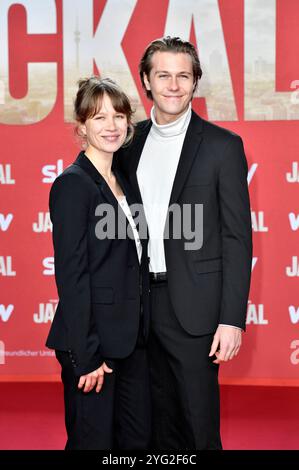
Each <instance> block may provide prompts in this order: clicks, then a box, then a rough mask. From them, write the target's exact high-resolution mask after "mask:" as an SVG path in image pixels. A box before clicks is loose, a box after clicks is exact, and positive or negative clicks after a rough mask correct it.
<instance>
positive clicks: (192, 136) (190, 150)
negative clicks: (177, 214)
mask: <svg viewBox="0 0 299 470" xmlns="http://www.w3.org/2000/svg"><path fill="white" fill-rule="evenodd" d="M201 141H202V119H201V118H200V117H199V116H198V115H197V114H195V112H194V111H192V116H191V120H190V124H189V126H188V129H187V132H186V136H185V140H184V143H183V148H182V152H181V155H180V159H179V164H178V168H177V171H176V174H175V178H174V182H173V186H172V191H171V195H170V201H169V205H171V204H174V203H175V202H176V201H177V200H178V198H179V195H180V193H181V191H182V189H183V186H184V183H185V181H186V179H187V176H188V174H189V172H190V169H191V166H192V163H193V160H194V158H195V155H196V153H197V151H198V148H199V145H200V143H201Z"/></svg>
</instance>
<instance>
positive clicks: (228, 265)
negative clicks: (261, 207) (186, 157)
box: [218, 136, 252, 330]
mask: <svg viewBox="0 0 299 470" xmlns="http://www.w3.org/2000/svg"><path fill="white" fill-rule="evenodd" d="M247 172H248V166H247V161H246V157H245V153H244V148H243V142H242V139H241V138H240V137H238V136H232V139H231V140H230V142H229V144H228V145H227V147H226V150H225V152H224V154H223V157H222V162H221V167H220V171H219V185H218V191H219V200H220V216H221V237H222V253H223V255H222V256H223V285H222V301H221V312H220V320H219V323H220V324H227V325H233V326H237V327H240V328H243V329H244V330H245V324H246V313H247V301H248V295H249V288H250V277H251V261H252V230H251V213H250V201H249V193H248V185H247Z"/></svg>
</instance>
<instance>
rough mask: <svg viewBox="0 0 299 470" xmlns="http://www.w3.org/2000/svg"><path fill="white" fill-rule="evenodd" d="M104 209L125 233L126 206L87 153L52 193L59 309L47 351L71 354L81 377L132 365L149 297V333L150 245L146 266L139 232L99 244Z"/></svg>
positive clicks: (121, 180)
mask: <svg viewBox="0 0 299 470" xmlns="http://www.w3.org/2000/svg"><path fill="white" fill-rule="evenodd" d="M114 170H115V173H116V177H117V180H118V182H119V184H120V185H121V186H122V189H123V191H124V194H125V195H126V197H127V201H128V203H129V204H133V203H134V202H135V200H134V198H132V194H131V193H130V188H129V187H128V184H127V183H126V181H125V179H124V177H123V175H121V174H120V172H118V171H117V169H114ZM99 204H110V207H113V209H114V211H115V214H116V220H115V224H116V226H117V217H118V211H121V209H120V206H119V205H118V203H117V200H116V198H115V197H114V195H113V193H112V192H111V190H110V188H109V186H108V185H107V183H106V181H105V179H104V178H103V177H102V176H101V175H100V173H99V172H98V171H97V170H96V168H95V167H94V166H93V164H92V163H91V162H90V160H89V159H88V158H87V157H86V155H85V154H84V152H81V153H80V154H79V156H78V158H77V160H76V161H75V162H74V164H72V165H71V166H69V167H68V168H67V169H66V170H65V171H64V172H63V173H62V174H61V175H60V176H59V177H58V178H57V179H56V180H55V182H54V184H53V186H52V188H51V192H50V215H51V220H52V222H53V243H54V255H55V278H56V284H57V289H58V295H59V304H58V307H57V311H56V313H55V316H54V320H53V324H52V327H51V330H50V333H49V336H48V339H47V343H46V344H47V346H48V347H49V348H53V349H57V350H62V351H68V352H69V354H70V357H71V358H72V362H73V365H74V372H75V374H76V375H78V376H80V375H82V374H85V373H88V372H91V371H93V370H95V369H97V368H98V367H99V366H100V365H101V363H102V362H103V360H105V358H124V357H127V356H128V355H129V354H130V353H131V352H132V351H133V349H134V346H135V344H136V339H137V335H138V329H139V320H140V308H141V305H140V303H141V302H140V290H141V289H142V294H143V302H142V303H143V316H144V326H145V329H146V330H147V325H148V259H147V255H146V251H147V250H146V240H144V241H143V243H144V246H143V255H142V262H141V265H140V264H139V261H138V256H137V251H136V246H135V241H134V238H133V237H132V232H131V235H130V236H131V237H132V238H128V237H127V238H124V239H121V237H118V235H116V238H115V239H103V240H99V239H98V238H97V237H96V234H95V227H96V224H97V223H98V222H99V220H100V218H99V217H97V216H96V215H95V210H96V207H97V206H99ZM103 215H106V214H103ZM123 216H124V214H123ZM124 219H125V223H126V229H127V230H128V232H130V229H131V227H130V226H129V224H128V222H127V220H126V218H124ZM145 333H146V334H147V331H145Z"/></svg>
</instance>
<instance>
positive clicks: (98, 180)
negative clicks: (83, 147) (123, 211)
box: [74, 152, 118, 208]
mask: <svg viewBox="0 0 299 470" xmlns="http://www.w3.org/2000/svg"><path fill="white" fill-rule="evenodd" d="M74 165H78V166H80V167H81V168H82V170H84V171H85V173H87V174H88V175H89V176H90V178H91V179H92V180H93V181H94V183H95V184H96V185H97V187H98V188H99V189H100V191H101V193H102V195H103V196H104V198H105V199H106V201H107V202H109V203H110V204H112V205H113V207H114V208H117V207H118V202H117V199H116V198H115V196H114V194H113V193H112V191H111V189H110V188H109V186H108V184H107V183H106V181H105V179H104V178H103V176H102V175H101V174H100V173H99V172H98V170H97V169H96V167H95V166H94V165H93V164H92V163H91V161H90V160H89V158H87V156H86V155H85V153H84V152H80V154H79V155H78V157H77V159H76V161H75V162H74Z"/></svg>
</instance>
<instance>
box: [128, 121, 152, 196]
mask: <svg viewBox="0 0 299 470" xmlns="http://www.w3.org/2000/svg"><path fill="white" fill-rule="evenodd" d="M151 126H152V122H151V120H148V121H146V123H145V126H144V127H143V128H142V129H137V130H136V133H137V136H136V138H135V141H134V143H133V144H132V146H131V147H130V149H129V151H130V153H131V159H132V160H131V165H130V169H129V179H130V183H131V185H132V188H133V190H134V193H135V195H136V197H137V202H139V203H140V204H142V197H141V194H140V189H139V185H138V180H137V168H138V164H139V160H140V157H141V154H142V150H143V147H144V144H145V141H146V139H147V136H148V134H149V131H150V129H151Z"/></svg>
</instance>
